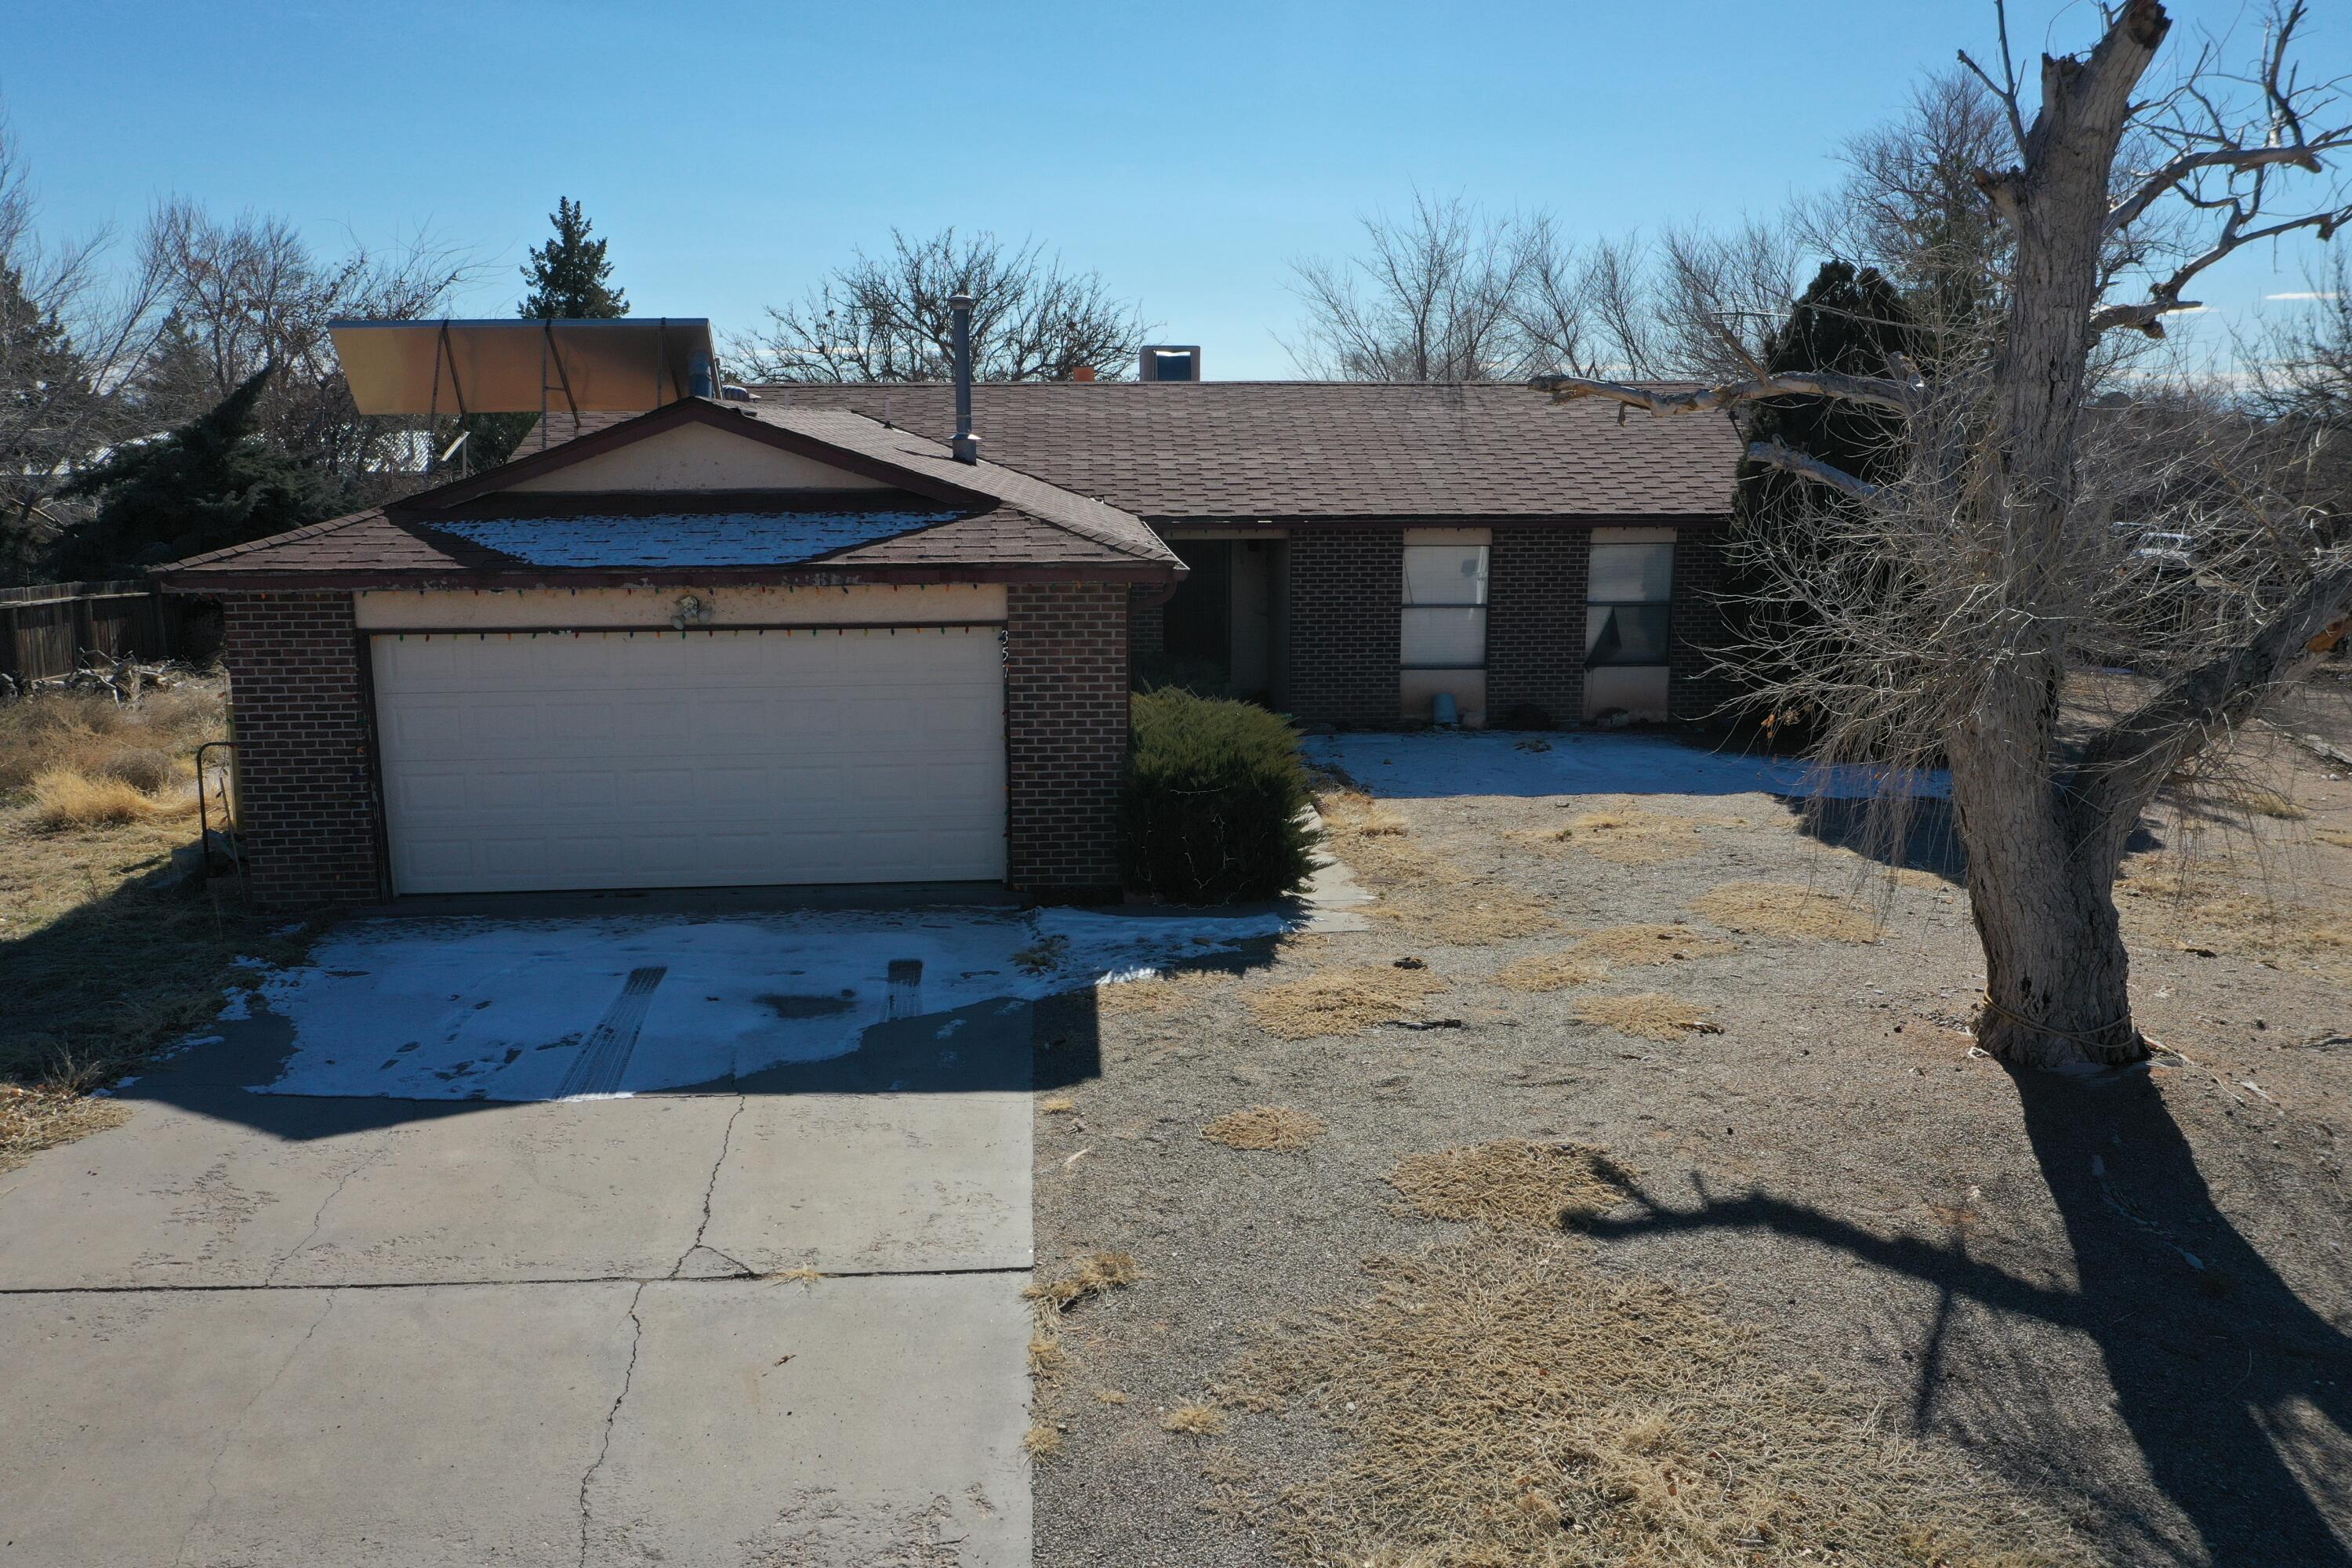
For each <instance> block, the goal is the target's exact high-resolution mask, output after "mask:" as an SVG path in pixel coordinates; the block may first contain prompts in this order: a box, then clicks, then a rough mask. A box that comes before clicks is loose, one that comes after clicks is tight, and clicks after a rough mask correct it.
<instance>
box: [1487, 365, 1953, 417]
mask: <svg viewBox="0 0 2352 1568" xmlns="http://www.w3.org/2000/svg"><path fill="white" fill-rule="evenodd" d="M1528 385H1529V386H1532V387H1534V388H1535V389H1536V390H1537V391H1538V392H1549V393H1550V394H1551V395H1552V397H1553V399H1554V401H1556V402H1559V403H1573V402H1576V401H1577V400H1578V399H1580V398H1585V397H1605V398H1608V399H1609V400H1611V401H1612V402H1615V403H1622V404H1624V405H1626V406H1628V407H1630V408H1646V409H1648V410H1649V411H1650V412H1651V413H1652V414H1654V415H1657V416H1661V417H1664V416H1667V415H1674V414H1714V413H1721V412H1724V411H1726V410H1729V409H1734V408H1738V406H1740V405H1742V404H1747V403H1754V402H1756V401H1758V400H1759V399H1761V398H1766V397H1838V398H1843V399H1845V400H1846V401H1847V402H1850V403H1866V404H1869V405H1872V406H1874V407H1877V408H1885V409H1889V410H1891V411H1893V412H1894V413H1896V414H1909V413H1912V412H1915V411H1916V409H1917V408H1918V407H1919V405H1920V402H1921V400H1922V398H1923V397H1924V396H1925V395H1926V388H1925V387H1924V385H1923V384H1920V383H1919V382H1917V381H1916V380H1913V381H1897V380H1895V379H1894V378H1893V377H1891V376H1890V377H1879V376H1862V375H1839V374H1833V373H1831V372H1828V371H1808V372H1791V373H1790V374H1782V375H1759V376H1755V377H1752V378H1750V379H1748V380H1746V381H1734V382H1726V383H1724V384H1720V385H1717V386H1701V387H1694V388H1692V389H1690V390H1688V391H1685V392H1670V391H1665V390H1663V389H1661V388H1658V387H1653V386H1634V385H1632V384H1627V383H1625V382H1622V381H1604V380H1601V379H1599V378H1597V377H1593V376H1581V375H1539V376H1537V377H1536V378H1535V379H1534V380H1532V381H1530V382H1528Z"/></svg>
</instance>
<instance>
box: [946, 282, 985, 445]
mask: <svg viewBox="0 0 2352 1568" xmlns="http://www.w3.org/2000/svg"><path fill="white" fill-rule="evenodd" d="M948 310H949V311H950V314H952V315H953V317H954V318H955V388H956V433H955V446H954V447H953V448H952V450H953V451H954V453H955V460H956V461H957V462H959V463H977V462H979V461H980V437H977V436H975V435H973V434H972V433H971V295H969V294H950V295H949V296H948Z"/></svg>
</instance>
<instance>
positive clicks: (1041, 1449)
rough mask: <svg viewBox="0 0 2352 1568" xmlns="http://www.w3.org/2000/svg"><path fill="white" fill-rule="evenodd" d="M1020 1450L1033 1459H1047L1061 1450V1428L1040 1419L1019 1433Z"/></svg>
mask: <svg viewBox="0 0 2352 1568" xmlns="http://www.w3.org/2000/svg"><path fill="white" fill-rule="evenodd" d="M1021 1451H1022V1452H1023V1453H1024V1454H1026V1455H1028V1456H1029V1457H1030V1458H1033V1459H1049V1458H1053V1457H1054V1456H1055V1454H1058V1453H1060V1452H1061V1451H1062V1429H1061V1428H1060V1427H1058V1426H1052V1425H1049V1424H1048V1423H1046V1422H1044V1421H1040V1422H1038V1423H1037V1424H1036V1425H1035V1426H1032V1427H1030V1428H1029V1430H1028V1431H1026V1432H1024V1433H1023V1434H1022V1435H1021Z"/></svg>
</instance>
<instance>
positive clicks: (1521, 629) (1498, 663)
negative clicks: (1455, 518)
mask: <svg viewBox="0 0 2352 1568" xmlns="http://www.w3.org/2000/svg"><path fill="white" fill-rule="evenodd" d="M1591 563H1592V535H1591V533H1590V532H1589V531H1586V530H1584V529H1581V528H1497V529H1496V530H1495V531H1494V534H1493V542H1492V544H1491V545H1490V546H1489V548H1488V552H1487V558H1486V573H1487V580H1486V722H1487V723H1488V724H1490V725H1493V726H1495V727H1496V728H1498V729H1499V728H1501V727H1502V726H1504V725H1507V724H1510V723H1513V722H1515V720H1514V719H1513V716H1512V714H1513V710H1515V709H1517V708H1520V707H1523V706H1524V707H1528V708H1534V709H1538V710H1541V711H1542V713H1543V715H1544V716H1545V717H1546V718H1547V719H1549V720H1550V721H1551V722H1552V723H1554V724H1574V723H1576V722H1577V721H1579V720H1580V719H1581V718H1582V717H1583V716H1584V591H1585V584H1586V582H1587V580H1588V574H1589V572H1590V569H1591Z"/></svg>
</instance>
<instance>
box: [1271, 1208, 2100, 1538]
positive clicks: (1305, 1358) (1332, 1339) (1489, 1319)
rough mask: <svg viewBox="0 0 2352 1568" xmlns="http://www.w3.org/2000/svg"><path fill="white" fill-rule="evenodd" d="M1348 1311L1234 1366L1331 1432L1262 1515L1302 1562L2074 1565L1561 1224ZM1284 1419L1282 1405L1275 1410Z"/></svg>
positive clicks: (1481, 1243) (1936, 1459)
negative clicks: (1301, 1475) (1334, 1443)
mask: <svg viewBox="0 0 2352 1568" xmlns="http://www.w3.org/2000/svg"><path fill="white" fill-rule="evenodd" d="M1368 1271H1369V1272H1370V1275H1371V1277H1372V1279H1373V1281H1374V1285H1373V1290H1372V1293H1371V1294H1370V1297H1369V1298H1367V1299H1364V1300H1359V1301H1357V1302H1355V1303H1353V1304H1350V1305H1349V1306H1345V1307H1342V1308H1340V1309H1339V1310H1336V1311H1332V1312H1328V1313H1327V1314H1325V1315H1324V1316H1323V1317H1322V1318H1321V1319H1320V1320H1318V1321H1317V1322H1315V1323H1314V1324H1313V1325H1311V1326H1309V1327H1307V1328H1306V1329H1304V1330H1303V1331H1300V1332H1298V1333H1297V1336H1296V1337H1293V1338H1288V1339H1282V1340H1275V1341H1273V1342H1269V1343H1267V1344H1265V1346H1264V1347H1263V1348H1262V1349H1260V1350H1258V1351H1256V1352H1254V1353H1252V1354H1250V1355H1249V1356H1247V1357H1245V1358H1244V1361H1243V1363H1242V1364H1241V1365H1240V1366H1239V1367H1238V1368H1237V1369H1236V1373H1237V1376H1238V1377H1239V1378H1240V1379H1242V1380H1243V1381H1244V1382H1246V1383H1248V1384H1253V1385H1255V1386H1256V1387H1258V1388H1260V1389H1261V1390H1264V1391H1265V1392H1267V1393H1268V1394H1271V1395H1274V1396H1276V1397H1280V1398H1283V1399H1286V1400H1289V1401H1291V1402H1293V1403H1294V1405H1296V1406H1297V1407H1299V1408H1300V1409H1301V1410H1302V1411H1303V1413H1304V1414H1305V1415H1307V1416H1310V1417H1312V1418H1316V1419H1319V1420H1320V1421H1321V1422H1322V1423H1324V1424H1325V1425H1326V1426H1328V1427H1329V1428H1331V1429H1332V1430H1333V1431H1334V1432H1336V1433H1337V1434H1338V1436H1339V1438H1340V1440H1341V1442H1342V1444H1343V1448H1342V1452H1341V1454H1340V1457H1339V1459H1338V1460H1337V1462H1336V1464H1335V1465H1334V1467H1333V1468H1331V1469H1330V1470H1328V1472H1327V1473H1325V1474H1322V1475H1320V1476H1318V1477H1315V1478H1313V1479H1310V1480H1308V1481H1307V1483H1306V1484H1304V1485H1300V1486H1295V1487H1290V1488H1286V1489H1284V1491H1283V1492H1282V1494H1281V1497H1280V1500H1279V1501H1278V1502H1277V1504H1276V1508H1275V1511H1274V1512H1273V1514H1272V1516H1271V1519H1270V1523H1271V1525H1272V1527H1273V1529H1274V1530H1275V1531H1276V1536H1277V1539H1279V1540H1280V1541H1281V1542H1282V1543H1283V1545H1284V1547H1285V1548H1286V1551H1287V1552H1288V1554H1289V1555H1291V1556H1292V1557H1293V1559H1294V1560H1296V1561H1298V1562H1301V1563H1377V1564H1381V1565H1384V1568H1501V1565H1503V1564H1514V1565H1517V1564H1530V1565H1536V1568H1571V1565H1572V1568H1592V1565H1596V1564H1603V1563H1607V1564H1628V1565H1631V1564H1639V1565H1641V1568H1702V1565H1705V1568H1717V1565H1720V1564H1729V1563H1739V1564H1760V1563H1775V1564H1797V1563H1805V1564H1820V1563H1844V1564H1857V1565H1858V1564H1864V1563H1869V1564H1888V1565H1893V1564H1909V1565H1914V1568H1928V1565H1931V1564H1944V1565H1950V1568H1958V1565H1960V1564H1972V1565H1975V1568H2040V1565H2052V1564H2062V1563H2065V1564H2071V1563H2088V1562H2090V1561H2092V1560H2093V1559H2092V1558H2091V1556H2090V1554H2089V1553H2088V1552H2087V1551H2085V1550H2084V1549H2082V1548H2081V1547H2079V1546H2078V1545H2077V1543H2076V1541H2075V1538H2074V1536H2073V1535H2072V1533H2071V1531H2070V1530H2069V1527H2068V1526H2067V1525H2066V1524H2065V1522H2064V1521H2063V1520H2061V1519H2059V1518H2058V1517H2056V1516H2055V1515H2053V1514H2050V1513H2047V1512H2045V1511H2042V1510H2037V1509H2036V1508H2034V1507H2033V1506H2032V1505H2030V1504H2028V1503H2026V1502H2025V1501H2023V1500H2021V1499H2019V1498H2018V1497H2016V1496H2015V1495H2013V1494H2011V1493H2010V1492H2009V1491H2008V1490H2007V1489H2004V1488H2003V1487H2002V1486H2001V1485H2000V1483H1999V1482H1998V1481H1996V1480H1994V1479H1991V1478H1989V1477H1987V1476H1985V1475H1982V1474H1980V1473H1978V1472H1976V1471H1974V1470H1972V1469H1971V1468H1969V1467H1967V1466H1966V1465H1965V1464H1964V1463H1963V1462H1961V1461H1960V1460H1958V1458H1951V1457H1948V1456H1946V1455H1944V1454H1941V1453H1937V1452H1931V1451H1927V1450H1924V1449H1922V1448H1920V1447H1916V1446H1915V1445H1913V1444H1911V1443H1908V1442H1906V1441H1905V1440H1904V1439H1902V1438H1901V1437H1899V1436H1895V1435H1893V1434H1891V1433H1889V1432H1888V1431H1887V1430H1886V1429H1885V1427H1884V1426H1881V1425H1880V1424H1879V1420H1878V1409H1879V1406H1880V1404H1881V1403H1882V1402H1881V1401H1879V1400H1877V1399H1874V1398H1870V1397H1864V1396H1862V1395H1859V1394H1849V1393H1846V1392H1844V1391H1842V1390H1839V1389H1836V1388H1833V1387H1831V1386H1829V1385H1827V1384H1824V1383H1822V1382H1821V1381H1819V1380H1817V1379H1812V1378H1798V1377H1792V1376H1790V1375H1789V1374H1787V1373H1782V1372H1780V1371H1778V1370H1777V1369H1775V1368H1773V1367H1771V1366H1770V1365H1769V1364H1768V1363H1765V1362H1764V1361H1763V1360H1762V1358H1761V1357H1760V1356H1759V1354H1758V1353H1757V1351H1756V1347H1755V1345H1754V1342H1753V1341H1752V1339H1751V1337H1750V1336H1749V1335H1748V1334H1747V1333H1746V1332H1744V1331H1741V1330H1739V1329H1737V1328H1734V1327H1732V1326H1730V1325H1728V1324H1726V1323H1724V1322H1722V1321H1719V1320H1717V1318H1715V1317H1713V1316H1712V1315H1710V1314H1709V1313H1707V1312H1706V1311H1705V1310H1702V1309H1701V1308H1700V1307H1698V1306H1696V1305H1695V1304H1694V1303H1693V1302H1692V1301H1691V1300H1688V1299H1687V1298H1685V1297H1684V1296H1683V1295H1681V1294H1679V1293H1677V1292H1676V1291H1675V1290H1674V1289H1671V1288H1669V1287H1667V1286H1665V1285H1663V1284H1658V1283H1654V1282H1650V1281H1643V1280H1624V1279H1614V1278H1612V1277H1610V1276H1608V1275H1604V1274H1602V1273H1601V1272H1600V1271H1599V1270H1597V1269H1595V1268H1592V1267H1591V1263H1590V1261H1589V1260H1588V1258H1587V1256H1586V1250H1585V1247H1583V1246H1582V1245H1581V1244H1580V1243H1578V1242H1576V1241H1574V1240H1572V1239H1569V1238H1563V1237H1545V1236H1539V1235H1529V1234H1528V1233H1525V1232H1520V1233H1516V1234H1513V1233H1504V1232H1495V1231H1486V1232H1482V1233H1480V1234H1478V1235H1476V1236H1475V1237H1472V1238H1469V1239H1466V1240H1464V1241H1460V1242H1457V1243H1454V1244H1451V1245H1447V1246H1444V1247H1438V1248H1437V1249H1436V1250H1434V1251H1433V1253H1431V1254H1430V1255H1429V1256H1428V1257H1426V1258H1419V1259H1414V1260H1411V1261H1399V1260H1376V1261H1375V1262H1374V1263H1373V1264H1372V1265H1370V1267H1369V1270H1368ZM1291 1418H1292V1419H1297V1418H1300V1417H1298V1416H1293V1417H1291Z"/></svg>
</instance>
